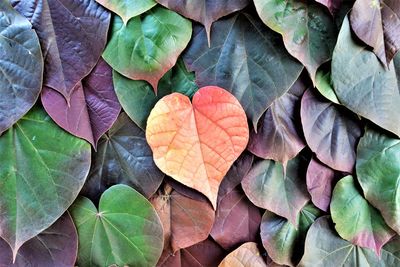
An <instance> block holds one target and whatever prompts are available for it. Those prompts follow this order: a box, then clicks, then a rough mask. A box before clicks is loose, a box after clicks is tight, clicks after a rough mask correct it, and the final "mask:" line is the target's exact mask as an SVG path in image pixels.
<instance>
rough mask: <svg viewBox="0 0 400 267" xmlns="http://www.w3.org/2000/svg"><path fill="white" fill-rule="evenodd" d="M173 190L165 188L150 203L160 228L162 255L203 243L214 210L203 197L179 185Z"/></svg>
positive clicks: (211, 221) (209, 227) (208, 230)
mask: <svg viewBox="0 0 400 267" xmlns="http://www.w3.org/2000/svg"><path fill="white" fill-rule="evenodd" d="M175 185H178V183H176V184H175ZM177 188H178V190H174V188H173V187H172V186H171V185H169V184H166V185H165V186H164V188H163V189H162V190H160V192H159V194H158V195H157V196H155V197H154V198H152V199H151V200H150V201H151V203H152V204H153V206H154V208H155V209H156V211H157V213H158V215H159V216H160V219H161V222H162V224H163V228H164V252H163V253H166V254H170V253H172V254H173V253H175V252H176V251H178V250H179V249H181V248H186V247H190V246H192V245H194V244H196V243H199V242H201V241H203V240H205V239H207V237H208V235H209V233H210V231H211V228H212V225H213V223H214V217H215V213H214V209H213V207H212V206H211V203H210V202H209V201H208V199H207V198H206V197H205V196H203V195H202V194H200V193H198V192H195V191H194V190H191V189H190V188H188V187H184V186H182V185H179V186H178V187H177ZM181 192H182V193H181Z"/></svg>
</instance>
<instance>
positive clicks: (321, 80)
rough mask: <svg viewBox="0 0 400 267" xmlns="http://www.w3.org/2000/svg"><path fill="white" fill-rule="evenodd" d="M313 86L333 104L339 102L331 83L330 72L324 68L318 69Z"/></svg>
mask: <svg viewBox="0 0 400 267" xmlns="http://www.w3.org/2000/svg"><path fill="white" fill-rule="evenodd" d="M315 87H316V88H317V90H318V91H319V92H320V93H321V95H323V96H324V97H325V98H326V99H328V100H330V101H332V102H333V103H335V104H340V103H339V99H338V98H337V96H336V94H335V91H334V89H333V87H332V84H331V72H330V71H325V70H322V69H320V70H318V71H317V76H316V77H315Z"/></svg>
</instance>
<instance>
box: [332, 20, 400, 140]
mask: <svg viewBox="0 0 400 267" xmlns="http://www.w3.org/2000/svg"><path fill="white" fill-rule="evenodd" d="M399 64H400V62H397V64H396V66H394V65H393V63H391V64H390V65H389V69H385V67H384V66H382V64H381V63H380V62H379V60H378V59H377V58H376V56H375V55H374V54H373V53H372V52H370V51H369V50H368V49H366V47H364V46H360V45H359V44H358V42H356V41H355V40H354V39H353V38H352V36H351V29H350V24H349V20H348V19H347V18H346V19H345V20H344V22H343V24H342V29H341V30H340V33H339V38H338V42H337V44H336V47H335V51H334V53H333V58H332V74H331V75H332V83H333V87H334V89H335V92H336V95H337V97H338V98H339V101H340V103H342V104H343V105H345V106H346V107H347V108H349V109H350V110H352V111H353V112H355V113H357V114H359V115H360V116H363V117H365V118H367V119H369V120H371V121H372V122H374V123H376V124H377V125H379V126H380V127H382V128H384V129H386V130H389V131H391V132H393V133H395V134H397V135H398V136H400V116H398V114H400V105H399V103H400V92H399V86H398V81H397V77H396V76H397V75H396V72H395V67H396V69H399V68H400V65H399Z"/></svg>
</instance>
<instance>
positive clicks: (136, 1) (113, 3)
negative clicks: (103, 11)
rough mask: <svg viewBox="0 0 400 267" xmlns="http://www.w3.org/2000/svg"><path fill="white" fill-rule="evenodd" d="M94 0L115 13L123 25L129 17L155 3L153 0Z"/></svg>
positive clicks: (140, 12) (142, 11) (138, 13)
mask: <svg viewBox="0 0 400 267" xmlns="http://www.w3.org/2000/svg"><path fill="white" fill-rule="evenodd" d="M96 2H97V3H99V4H101V5H103V6H104V7H106V8H107V9H109V10H111V11H112V12H114V13H117V14H118V16H120V17H121V18H122V20H123V22H124V24H125V25H126V24H127V23H128V21H129V20H130V19H131V18H133V17H136V16H138V15H140V14H142V13H144V12H146V11H147V10H149V9H151V8H152V7H153V6H155V5H156V4H157V3H156V2H155V1H154V0H96Z"/></svg>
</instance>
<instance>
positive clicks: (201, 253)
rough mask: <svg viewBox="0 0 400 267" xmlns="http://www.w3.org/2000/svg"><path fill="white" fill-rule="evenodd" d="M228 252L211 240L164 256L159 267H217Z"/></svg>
mask: <svg viewBox="0 0 400 267" xmlns="http://www.w3.org/2000/svg"><path fill="white" fill-rule="evenodd" d="M225 255H226V252H225V251H224V250H223V249H222V248H221V247H220V246H219V245H218V244H217V243H215V242H214V241H213V240H212V239H211V238H209V239H206V240H204V241H203V242H200V243H197V244H195V245H193V246H191V247H189V248H185V249H181V250H179V251H178V252H177V253H175V254H163V255H161V258H160V260H159V262H158V264H157V266H158V267H189V266H190V267H215V266H218V264H219V263H220V262H221V261H222V259H223V258H224V256H225Z"/></svg>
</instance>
